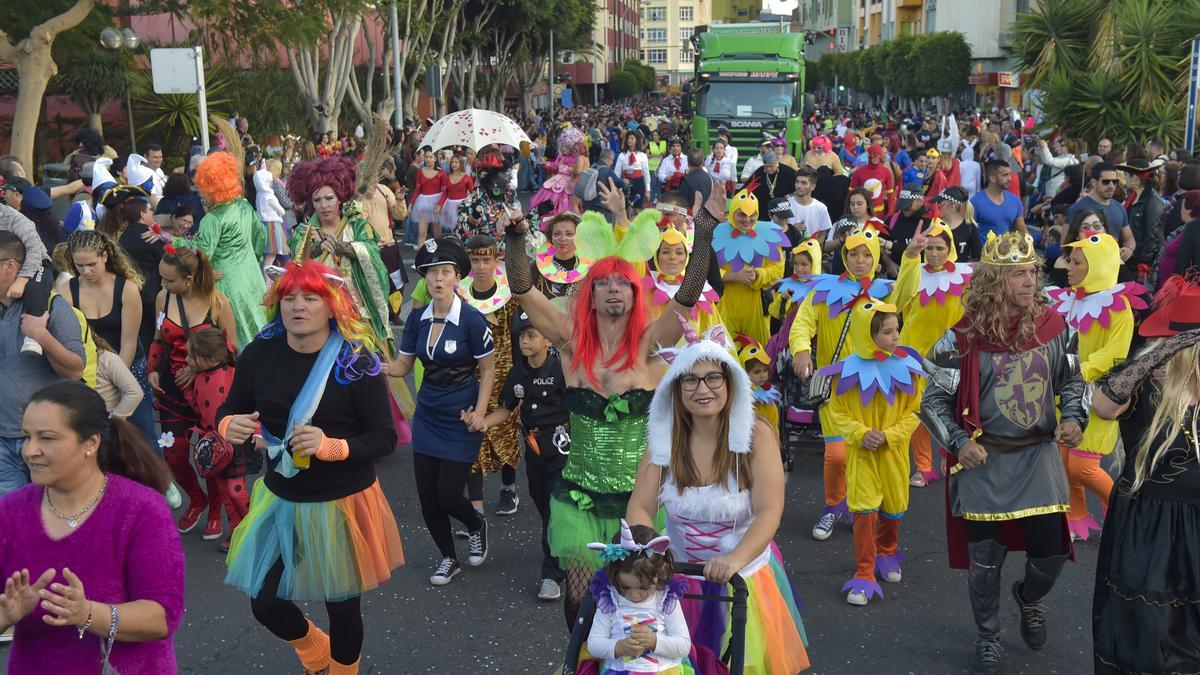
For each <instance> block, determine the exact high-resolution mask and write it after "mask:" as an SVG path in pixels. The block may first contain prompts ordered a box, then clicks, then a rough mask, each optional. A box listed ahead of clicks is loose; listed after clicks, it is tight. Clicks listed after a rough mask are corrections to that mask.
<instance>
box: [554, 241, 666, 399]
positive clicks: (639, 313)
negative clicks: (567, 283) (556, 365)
mask: <svg viewBox="0 0 1200 675" xmlns="http://www.w3.org/2000/svg"><path fill="white" fill-rule="evenodd" d="M609 277H616V278H618V279H622V280H624V281H627V282H629V284H630V286H631V287H632V288H633V307H632V308H631V309H630V312H629V325H628V326H626V328H625V334H624V335H623V336H621V342H620V344H619V346H618V347H617V351H616V353H614V354H613V355H612V357H611V358H609V359H608V360H607V361H605V362H604V366H605V367H610V366H616V367H617V370H618V371H622V370H629V369H630V368H633V367H634V366H636V365H637V363H638V360H639V359H640V358H641V354H640V352H641V343H642V335H643V334H644V333H645V332H646V325H647V324H648V323H650V314H649V311H648V310H647V309H646V300H645V294H644V293H642V292H641V291H640V288H641V277H639V276H638V273H637V271H636V270H634V269H633V265H631V264H630V263H628V262H626V261H624V260H622V259H621V258H616V257H611V258H603V259H601V260H598V261H596V262H595V263H593V264H592V265H591V267H589V268H588V273H587V278H585V279H584V280H583V283H581V284H579V290H578V292H577V293H576V294H575V305H574V313H575V318H574V324H575V325H574V332H573V339H574V342H575V344H574V347H573V350H574V351H573V353H572V355H571V370H572V371H577V370H579V368H580V367H581V366H582V367H583V371H584V372H585V373H586V374H587V377H588V381H589V382H591V383H592V386H593V387H595V388H596V389H597V390H600V389H601V388H602V387H601V386H600V382H599V381H598V380H597V379H596V371H595V368H596V362H597V361H598V360H599V359H600V330H599V328H598V324H597V321H596V310H595V309H593V308H592V299H593V298H594V297H595V293H594V290H593V285H594V284H595V282H596V280H597V279H605V278H609Z"/></svg>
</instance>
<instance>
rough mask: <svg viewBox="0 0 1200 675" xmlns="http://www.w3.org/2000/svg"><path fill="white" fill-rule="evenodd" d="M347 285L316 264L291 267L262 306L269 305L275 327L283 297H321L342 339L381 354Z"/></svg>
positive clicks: (268, 313)
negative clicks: (304, 295) (306, 294)
mask: <svg viewBox="0 0 1200 675" xmlns="http://www.w3.org/2000/svg"><path fill="white" fill-rule="evenodd" d="M345 284H346V282H345V281H344V280H342V279H341V277H339V276H338V275H337V273H336V272H334V270H332V269H330V268H328V267H326V266H325V265H322V264H321V263H319V262H316V261H314V260H310V261H307V262H305V263H304V264H302V265H297V264H296V263H290V264H288V266H287V270H286V271H285V272H284V273H283V276H281V277H279V280H278V281H276V282H275V285H274V286H272V287H271V289H270V290H268V291H267V295H266V297H264V298H263V304H264V305H266V308H267V316H268V318H270V319H272V323H276V322H277V321H278V320H279V301H280V299H282V298H283V296H285V295H292V294H295V293H313V294H315V295H319V296H321V298H322V299H324V300H325V304H327V305H329V310H330V311H331V312H332V313H333V319H334V321H336V322H337V325H338V330H339V331H340V332H341V334H342V337H344V338H346V339H347V340H349V341H351V342H357V343H360V344H361V345H362V346H363V347H364V348H365V349H367V350H369V351H379V349H380V345H377V344H375V338H374V335H373V334H372V332H371V328H370V327H369V326H368V325H367V324H366V322H364V321H363V320H362V317H361V315H359V313H358V308H357V307H356V306H355V304H354V300H353V299H352V298H351V297H350V293H349V291H347V290H346V286H345Z"/></svg>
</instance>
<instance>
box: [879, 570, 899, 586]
mask: <svg viewBox="0 0 1200 675" xmlns="http://www.w3.org/2000/svg"><path fill="white" fill-rule="evenodd" d="M901 576H902V575H901V574H900V568H899V567H897V568H896V569H894V570H889V571H888V572H886V573H884V575H883V580H884V581H886V582H888V583H889V584H898V583H900V579H901Z"/></svg>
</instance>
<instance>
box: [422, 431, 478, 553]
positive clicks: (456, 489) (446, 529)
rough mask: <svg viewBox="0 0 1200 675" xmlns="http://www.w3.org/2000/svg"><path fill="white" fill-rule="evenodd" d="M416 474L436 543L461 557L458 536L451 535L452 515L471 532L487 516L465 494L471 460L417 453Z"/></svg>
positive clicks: (444, 549) (428, 522) (423, 514)
mask: <svg viewBox="0 0 1200 675" xmlns="http://www.w3.org/2000/svg"><path fill="white" fill-rule="evenodd" d="M413 473H414V474H415V475H416V478H417V497H418V498H420V500H421V515H422V516H423V517H424V518H425V527H426V529H428V530H429V536H431V537H433V543H434V544H436V545H437V547H438V551H440V552H441V554H442V556H443V557H447V558H454V559H455V560H457V559H458V554H457V553H456V552H455V550H454V539H452V538H451V535H450V517H451V516H453V517H454V519H455V520H457V521H459V522H460V523H462V524H463V525H466V526H467V529H468V530H470V531H471V532H476V531H478V530H479V529H480V528H482V527H483V516H480V515H479V513H478V512H476V511H475V507H473V506H471V502H470V501H469V500H468V499H467V498H466V497H465V496H463V489H464V488H465V487H466V485H467V475H468V474H470V473H471V462H456V461H454V460H451V459H442V458H440V457H431V456H429V455H423V454H421V453H419V452H414V453H413Z"/></svg>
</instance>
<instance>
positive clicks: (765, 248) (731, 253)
mask: <svg viewBox="0 0 1200 675" xmlns="http://www.w3.org/2000/svg"><path fill="white" fill-rule="evenodd" d="M786 243H787V236H786V234H785V233H784V231H783V228H781V227H779V226H778V225H776V224H775V223H773V222H767V221H763V220H760V221H758V222H756V223H755V224H754V227H753V228H752V229H749V230H740V229H738V228H736V227H734V226H733V225H732V224H731V223H729V222H728V221H727V222H724V223H721V224H720V225H717V227H716V229H715V230H714V231H713V240H712V246H713V251H714V252H715V253H716V254H717V263H718V264H720V266H721V267H725V266H728V267H729V269H730V271H733V272H738V271H741V270H743V269H746V268H750V269H754V268H757V267H761V266H762V264H763V262H764V261H766V260H773V261H780V260H783V247H784V244H786Z"/></svg>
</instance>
